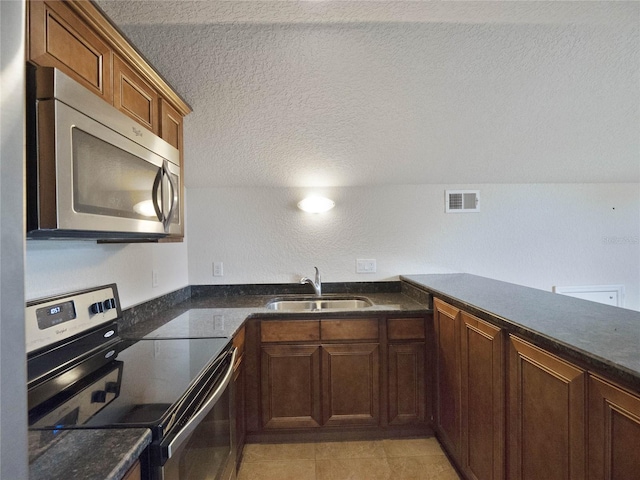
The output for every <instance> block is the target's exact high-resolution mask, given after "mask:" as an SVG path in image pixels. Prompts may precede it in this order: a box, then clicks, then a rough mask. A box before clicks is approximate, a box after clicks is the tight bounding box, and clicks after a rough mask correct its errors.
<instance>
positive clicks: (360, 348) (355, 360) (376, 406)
mask: <svg viewBox="0 0 640 480" xmlns="http://www.w3.org/2000/svg"><path fill="white" fill-rule="evenodd" d="M322 412H323V418H322V423H323V425H326V426H351V425H371V426H377V425H378V424H379V422H380V347H379V345H378V344H377V343H346V344H338V345H322Z"/></svg>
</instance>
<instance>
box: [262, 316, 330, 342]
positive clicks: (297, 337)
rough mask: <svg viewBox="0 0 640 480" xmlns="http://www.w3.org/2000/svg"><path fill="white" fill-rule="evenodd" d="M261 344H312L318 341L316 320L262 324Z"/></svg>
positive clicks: (318, 325) (279, 321)
mask: <svg viewBox="0 0 640 480" xmlns="http://www.w3.org/2000/svg"><path fill="white" fill-rule="evenodd" d="M260 339H261V340H262V341H263V342H313V341H318V340H320V322H319V321H318V320H273V321H265V322H262V327H261V333H260Z"/></svg>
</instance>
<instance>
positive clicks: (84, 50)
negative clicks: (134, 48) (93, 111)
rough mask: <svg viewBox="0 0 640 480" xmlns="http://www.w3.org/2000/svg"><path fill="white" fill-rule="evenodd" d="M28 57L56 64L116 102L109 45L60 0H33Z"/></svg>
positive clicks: (96, 92)
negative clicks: (112, 86)
mask: <svg viewBox="0 0 640 480" xmlns="http://www.w3.org/2000/svg"><path fill="white" fill-rule="evenodd" d="M28 5H29V17H28V18H29V39H28V44H29V50H28V58H29V60H31V61H32V62H33V63H35V64H37V65H41V66H45V67H55V68H58V69H60V70H61V71H63V72H64V73H66V74H67V75H69V76H70V77H71V78H73V79H75V80H76V81H78V82H79V83H80V84H82V85H84V86H85V87H87V88H88V89H89V90H91V91H92V92H93V93H95V94H96V95H98V96H99V97H101V98H103V99H104V100H106V101H107V102H109V103H112V98H113V97H112V90H111V61H112V58H111V57H112V53H111V49H110V47H109V45H107V44H106V43H105V42H104V41H102V40H101V39H100V37H99V36H97V35H96V34H95V33H94V32H93V31H92V30H91V29H90V28H89V27H88V26H87V25H86V24H85V23H84V22H83V20H82V19H81V18H79V17H78V16H77V15H76V14H75V13H74V12H73V11H72V10H71V9H70V8H69V7H68V6H67V5H65V4H64V3H63V2H60V1H47V2H41V1H31V2H29V3H28Z"/></svg>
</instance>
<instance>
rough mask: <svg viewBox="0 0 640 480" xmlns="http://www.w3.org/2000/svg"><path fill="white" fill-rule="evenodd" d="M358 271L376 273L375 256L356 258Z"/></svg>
mask: <svg viewBox="0 0 640 480" xmlns="http://www.w3.org/2000/svg"><path fill="white" fill-rule="evenodd" d="M356 273H376V261H375V259H373V258H367V259H364V258H359V259H357V260H356Z"/></svg>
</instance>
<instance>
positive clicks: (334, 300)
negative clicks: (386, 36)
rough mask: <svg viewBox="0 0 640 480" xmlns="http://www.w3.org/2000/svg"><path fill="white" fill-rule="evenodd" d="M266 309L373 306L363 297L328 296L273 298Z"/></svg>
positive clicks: (303, 309) (287, 310)
mask: <svg viewBox="0 0 640 480" xmlns="http://www.w3.org/2000/svg"><path fill="white" fill-rule="evenodd" d="M266 306H267V309H268V310H276V311H280V312H326V311H333V310H358V309H361V308H367V307H371V306H373V304H372V303H371V301H370V300H369V299H367V298H364V297H354V296H330V297H326V298H325V297H296V298H274V299H273V300H271V301H270V302H269V303H267V305H266Z"/></svg>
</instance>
